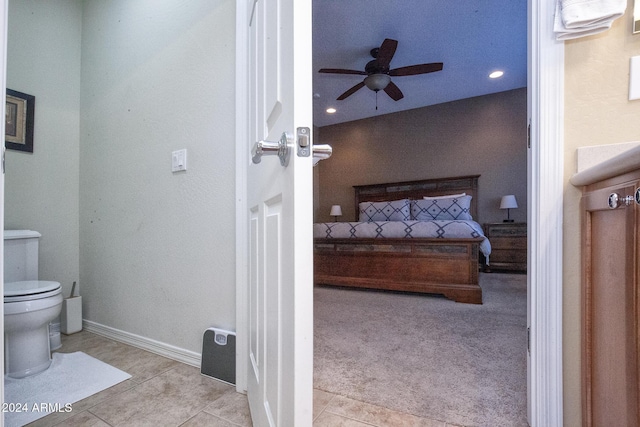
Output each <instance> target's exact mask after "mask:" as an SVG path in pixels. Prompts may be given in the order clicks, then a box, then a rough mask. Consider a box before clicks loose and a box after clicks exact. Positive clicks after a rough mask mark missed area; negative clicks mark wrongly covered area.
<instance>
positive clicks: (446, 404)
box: [314, 273, 527, 427]
mask: <svg viewBox="0 0 640 427" xmlns="http://www.w3.org/2000/svg"><path fill="white" fill-rule="evenodd" d="M480 285H481V287H482V290H483V299H484V304H483V305H472V304H460V303H455V302H453V301H450V300H448V299H445V298H442V297H438V296H423V295H415V294H405V293H394V292H381V291H366V290H354V289H344V288H334V287H324V286H321V287H316V289H315V295H314V297H315V334H314V335H315V357H314V362H315V366H314V387H315V388H319V389H321V390H325V391H329V392H332V393H337V394H340V395H343V396H347V397H350V398H353V399H357V400H360V401H364V402H368V403H372V404H375V405H380V406H384V407H387V408H390V409H394V410H399V411H403V412H407V413H410V414H414V415H417V416H420V417H425V418H431V419H435V420H440V421H445V422H449V423H453V424H457V425H463V426H509V427H515V426H526V425H527V422H526V411H527V400H526V399H527V394H526V393H527V392H526V349H527V332H526V328H527V326H526V319H527V308H526V301H527V289H526V286H527V280H526V276H525V275H518V274H500V273H491V274H484V273H483V274H481V275H480Z"/></svg>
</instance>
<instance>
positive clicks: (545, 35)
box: [5, 0, 564, 427]
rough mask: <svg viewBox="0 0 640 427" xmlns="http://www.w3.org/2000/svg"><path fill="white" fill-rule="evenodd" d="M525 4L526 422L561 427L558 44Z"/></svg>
mask: <svg viewBox="0 0 640 427" xmlns="http://www.w3.org/2000/svg"><path fill="white" fill-rule="evenodd" d="M5 2H6V0H5ZM527 3H528V6H527V7H528V55H527V56H528V89H527V91H528V97H527V98H528V115H527V116H528V120H529V126H530V131H529V132H530V137H529V145H530V148H529V149H528V156H527V162H528V171H527V176H528V179H527V181H528V182H527V193H528V198H529V201H528V205H529V210H528V212H527V220H528V223H529V242H528V264H529V269H528V277H527V286H528V302H527V305H528V322H527V323H528V327H529V331H530V336H529V337H530V338H529V343H530V345H529V357H528V372H527V394H528V397H527V400H528V418H529V424H530V425H531V426H532V427H537V426H562V424H563V406H562V404H563V399H562V395H563V387H562V384H563V383H562V255H563V254H562V208H563V185H564V177H563V173H564V160H563V159H564V43H563V42H558V41H556V40H555V39H554V38H553V19H554V14H555V2H552V1H542V2H538V1H536V0H528V2H527ZM252 4H253V0H241V1H238V2H236V76H237V77H236V78H237V80H236V99H235V102H236V212H237V215H236V333H237V336H238V340H237V342H236V389H237V390H238V391H239V392H244V391H246V384H247V371H246V366H247V358H248V357H249V356H248V355H249V351H248V343H247V337H248V321H247V289H248V278H247V259H246V258H247V257H246V253H247V242H248V237H247V236H248V230H247V224H246V218H245V217H244V212H246V210H247V205H246V175H247V166H248V164H249V155H248V142H247V131H246V129H247V123H248V117H246V115H245V112H246V111H247V108H246V107H247V105H246V90H247V78H248V74H247V64H248V62H247V57H246V55H247V49H246V46H247V43H248V38H247V34H246V31H245V28H244V25H245V23H246V22H247V21H248V19H247V16H248V14H249V13H251V6H252ZM310 48H311V47H310ZM543 195H544V197H543Z"/></svg>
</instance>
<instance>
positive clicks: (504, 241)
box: [484, 222, 527, 273]
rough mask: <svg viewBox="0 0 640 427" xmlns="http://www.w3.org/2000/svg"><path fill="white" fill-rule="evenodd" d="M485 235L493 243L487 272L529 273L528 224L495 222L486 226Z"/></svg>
mask: <svg viewBox="0 0 640 427" xmlns="http://www.w3.org/2000/svg"><path fill="white" fill-rule="evenodd" d="M484 234H485V236H487V238H488V239H489V242H490V243H491V255H489V265H488V266H486V268H485V271H486V272H488V273H489V272H491V271H494V270H496V271H497V270H501V271H502V270H505V271H514V272H521V273H526V272H527V223H525V222H494V223H489V224H484Z"/></svg>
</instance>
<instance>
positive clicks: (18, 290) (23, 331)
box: [4, 280, 62, 378]
mask: <svg viewBox="0 0 640 427" xmlns="http://www.w3.org/2000/svg"><path fill="white" fill-rule="evenodd" d="M61 292H62V291H61V288H60V283H58V282H50V281H42V280H25V281H19V282H8V283H5V284H4V350H5V353H4V354H5V361H4V362H5V374H6V375H7V376H9V377H12V378H24V377H28V376H31V375H35V374H37V373H40V372H42V371H44V370H46V369H47V368H49V365H51V349H50V344H49V322H51V321H52V320H53V319H55V318H56V317H58V315H59V314H60V310H61V309H62V293H61Z"/></svg>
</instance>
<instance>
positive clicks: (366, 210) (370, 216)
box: [358, 199, 411, 222]
mask: <svg viewBox="0 0 640 427" xmlns="http://www.w3.org/2000/svg"><path fill="white" fill-rule="evenodd" d="M358 207H359V208H360V221H361V222H368V221H408V220H409V219H410V218H411V214H410V204H409V199H401V200H392V201H390V202H362V203H360V204H359V205H358Z"/></svg>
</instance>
